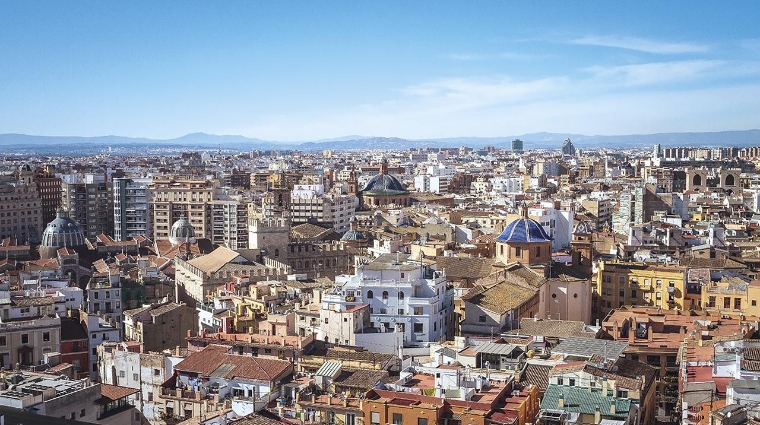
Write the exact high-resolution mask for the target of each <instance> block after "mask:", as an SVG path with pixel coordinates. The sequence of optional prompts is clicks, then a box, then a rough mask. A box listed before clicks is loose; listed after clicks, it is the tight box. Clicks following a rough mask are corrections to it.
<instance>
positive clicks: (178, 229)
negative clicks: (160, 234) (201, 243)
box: [169, 218, 195, 245]
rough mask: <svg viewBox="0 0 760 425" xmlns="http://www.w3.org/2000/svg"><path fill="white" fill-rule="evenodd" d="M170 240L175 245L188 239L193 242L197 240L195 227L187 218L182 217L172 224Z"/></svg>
mask: <svg viewBox="0 0 760 425" xmlns="http://www.w3.org/2000/svg"><path fill="white" fill-rule="evenodd" d="M169 240H170V241H171V243H172V244H173V245H179V244H182V243H184V242H186V241H188V240H189V241H190V242H191V243H192V242H195V228H193V225H192V224H190V221H188V220H187V219H186V218H180V219H179V220H177V221H175V222H174V224H172V228H171V230H170V231H169Z"/></svg>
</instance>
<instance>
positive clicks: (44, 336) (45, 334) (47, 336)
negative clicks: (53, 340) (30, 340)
mask: <svg viewBox="0 0 760 425" xmlns="http://www.w3.org/2000/svg"><path fill="white" fill-rule="evenodd" d="M42 340H43V341H50V332H43V333H42Z"/></svg>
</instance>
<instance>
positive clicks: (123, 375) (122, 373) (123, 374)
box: [92, 348, 126, 378]
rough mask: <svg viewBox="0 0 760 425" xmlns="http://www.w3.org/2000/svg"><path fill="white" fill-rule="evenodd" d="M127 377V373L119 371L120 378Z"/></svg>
mask: <svg viewBox="0 0 760 425" xmlns="http://www.w3.org/2000/svg"><path fill="white" fill-rule="evenodd" d="M92 350H93V351H95V349H94V348H93V349H92ZM125 376H126V373H125V372H124V371H123V370H120V371H119V378H123V377H125Z"/></svg>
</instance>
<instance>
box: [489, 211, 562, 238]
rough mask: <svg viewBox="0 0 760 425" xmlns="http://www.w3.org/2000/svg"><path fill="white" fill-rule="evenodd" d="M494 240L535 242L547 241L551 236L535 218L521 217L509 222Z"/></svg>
mask: <svg viewBox="0 0 760 425" xmlns="http://www.w3.org/2000/svg"><path fill="white" fill-rule="evenodd" d="M495 240H496V241H497V242H518V243H520V242H522V243H537V242H548V241H551V240H552V238H550V237H549V235H547V234H546V230H544V228H543V227H541V225H540V224H538V222H537V221H536V220H533V219H531V218H526V217H523V218H518V219H517V220H515V221H513V222H511V223H509V224H508V225H507V227H506V228H505V229H504V231H503V232H501V234H500V235H499V236H498V237H497V238H496V239H495Z"/></svg>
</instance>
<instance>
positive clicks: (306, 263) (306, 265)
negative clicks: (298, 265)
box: [303, 261, 309, 269]
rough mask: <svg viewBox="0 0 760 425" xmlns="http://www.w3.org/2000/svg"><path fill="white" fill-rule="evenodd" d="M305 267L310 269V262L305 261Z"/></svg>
mask: <svg viewBox="0 0 760 425" xmlns="http://www.w3.org/2000/svg"><path fill="white" fill-rule="evenodd" d="M303 266H304V267H305V268H307V269H308V268H309V262H308V261H304V262H303Z"/></svg>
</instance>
